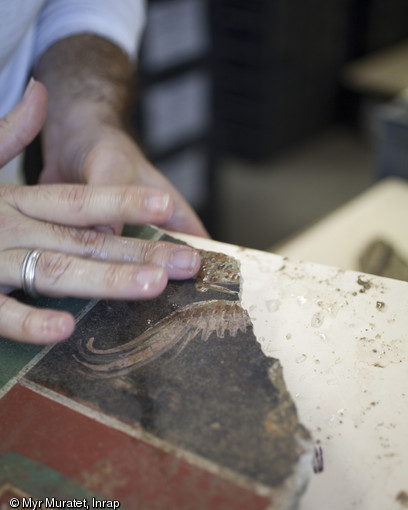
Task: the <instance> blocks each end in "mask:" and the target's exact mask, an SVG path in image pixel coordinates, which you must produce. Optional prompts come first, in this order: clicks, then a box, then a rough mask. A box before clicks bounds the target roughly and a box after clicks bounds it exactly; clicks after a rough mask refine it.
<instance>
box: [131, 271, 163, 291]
mask: <svg viewBox="0 0 408 510" xmlns="http://www.w3.org/2000/svg"><path fill="white" fill-rule="evenodd" d="M163 273H164V269H163V268H162V267H149V268H145V269H141V270H140V271H139V272H138V273H137V276H136V281H137V283H139V284H140V285H141V286H142V289H143V290H147V289H148V288H149V287H150V286H151V285H155V284H156V283H158V282H159V281H160V279H161V277H162V276H163Z"/></svg>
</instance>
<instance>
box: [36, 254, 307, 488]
mask: <svg viewBox="0 0 408 510" xmlns="http://www.w3.org/2000/svg"><path fill="white" fill-rule="evenodd" d="M201 255H202V261H203V263H202V268H201V270H200V273H199V274H198V276H197V278H195V279H192V280H190V281H184V282H178V281H174V282H170V283H169V285H168V287H167V289H166V290H165V292H164V293H163V294H162V295H161V296H160V297H158V298H156V299H155V300H153V301H146V302H143V301H138V302H115V301H100V302H99V303H98V304H97V305H96V306H95V307H94V308H93V310H92V311H91V312H90V313H88V315H87V316H86V317H85V318H83V319H82V321H81V322H80V323H79V324H78V326H77V329H76V331H75V333H74V335H73V336H72V337H71V338H70V340H69V341H67V342H65V343H62V344H59V345H56V346H55V347H54V348H53V349H52V350H51V351H50V352H49V353H48V354H47V355H46V356H45V357H44V358H43V359H42V360H41V361H40V362H39V363H38V364H37V365H36V366H35V367H34V368H33V369H32V370H31V371H30V372H29V373H28V375H27V378H28V379H30V380H31V381H33V382H35V383H37V384H39V385H41V386H45V387H47V388H49V389H51V390H54V391H56V392H58V393H60V394H63V395H65V396H68V397H69V398H71V399H74V400H76V401H78V402H80V403H82V404H84V405H86V406H89V407H91V408H93V409H97V410H99V411H101V412H102V413H104V414H106V415H109V416H112V417H114V418H116V419H118V420H120V421H122V422H124V423H126V424H128V425H131V426H133V427H136V428H140V427H142V428H143V429H144V430H146V431H147V432H149V433H150V434H153V435H154V436H156V437H158V438H160V439H164V440H166V441H168V442H170V443H172V444H174V445H176V446H178V447H180V448H181V449H183V450H185V451H188V452H191V453H194V454H197V455H199V456H201V457H202V458H204V459H207V460H209V461H212V462H214V463H216V464H218V465H219V466H221V467H225V468H228V469H229V470H231V471H233V472H234V473H236V474H239V475H242V476H244V477H246V478H247V479H251V480H253V481H255V482H259V483H262V484H264V485H266V486H269V487H273V488H276V487H279V486H280V485H282V484H287V480H288V479H289V478H291V477H293V476H294V473H295V472H296V470H297V466H298V465H299V464H300V463H301V458H302V456H303V455H305V454H308V452H309V451H310V449H311V448H312V447H311V440H310V436H309V434H308V432H307V431H306V430H305V429H304V427H303V426H302V425H301V424H299V422H298V418H297V412H296V408H295V405H294V403H293V401H292V399H291V397H290V395H289V393H288V392H287V390H286V387H285V384H284V380H283V376H282V369H281V366H280V364H279V361H278V360H276V359H273V358H269V357H266V356H265V355H264V353H263V352H262V349H261V347H260V345H259V343H258V342H257V340H256V337H255V335H254V332H253V328H252V324H251V321H250V318H249V316H248V313H247V312H246V310H244V309H243V308H242V307H241V304H240V295H239V294H240V272H239V265H238V262H237V261H236V260H234V259H233V258H231V257H228V256H226V255H223V254H219V253H213V252H202V253H201ZM303 464H304V463H303ZM310 469H312V466H310ZM307 471H308V470H307V469H306V470H304V472H302V475H301V476H300V478H299V479H297V481H296V482H294V483H293V486H294V489H293V492H294V493H296V494H297V495H298V494H299V493H300V492H301V490H302V489H303V488H304V485H305V483H306V480H307V477H308V474H307Z"/></svg>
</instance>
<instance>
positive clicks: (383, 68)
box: [133, 0, 408, 249]
mask: <svg viewBox="0 0 408 510" xmlns="http://www.w3.org/2000/svg"><path fill="white" fill-rule="evenodd" d="M406 40H408V2H407V0H150V1H149V2H148V20H147V27H146V32H145V35H144V39H143V43H142V48H141V54H140V62H139V67H138V94H137V97H138V99H137V104H136V105H135V109H134V112H133V122H134V125H135V126H136V127H137V130H138V137H139V139H140V142H141V144H142V146H143V148H144V150H145V152H146V153H147V155H148V157H149V158H150V159H151V160H152V161H153V162H154V163H155V164H156V165H157V166H158V168H160V170H162V171H163V172H164V173H165V174H166V175H167V177H168V178H169V179H170V180H171V181H172V182H174V184H175V185H176V187H177V188H178V189H179V190H180V191H181V192H182V193H183V194H184V195H185V196H186V198H187V199H188V200H189V201H190V203H191V204H192V205H193V206H194V207H195V209H196V210H197V211H198V212H199V214H200V215H201V217H202V219H203V221H204V223H205V224H206V226H207V228H208V229H209V231H210V233H211V234H212V236H213V237H214V238H215V239H217V240H220V241H224V242H229V243H233V244H238V245H243V246H247V247H252V248H258V249H269V248H271V249H273V248H274V247H278V246H280V245H281V244H282V243H285V241H286V240H288V239H291V238H293V236H295V235H296V234H298V233H299V232H302V231H303V229H305V228H306V227H309V226H310V225H313V224H314V222H316V221H317V220H319V219H321V218H323V217H325V216H326V215H327V214H328V213H330V212H332V211H333V210H335V209H336V208H338V207H339V206H341V205H343V204H345V203H347V202H348V201H349V200H350V199H351V198H353V197H356V196H358V195H359V194H360V193H361V192H363V191H364V190H366V189H367V188H369V187H370V186H372V185H373V184H374V183H376V182H377V181H378V180H379V179H382V178H383V177H386V176H390V175H397V176H400V177H402V178H403V179H405V178H408V158H407V154H406V152H405V151H408V134H406V132H408V127H407V126H408V121H407V117H408V114H407V113H406V112H407V107H406V101H405V100H404V89H405V87H408V72H407V70H408V45H407V43H406V42H405V41H406ZM404 62H405V65H404ZM404 80H406V85H405V81H404Z"/></svg>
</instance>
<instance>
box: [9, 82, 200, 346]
mask: <svg viewBox="0 0 408 510" xmlns="http://www.w3.org/2000/svg"><path fill="white" fill-rule="evenodd" d="M46 106H47V92H46V89H45V88H44V86H43V85H42V84H41V83H39V82H36V81H31V82H30V84H29V85H28V88H27V90H26V93H25V95H24V98H23V100H22V102H21V103H20V104H19V105H18V106H17V107H16V108H15V109H14V110H13V111H12V112H11V113H10V114H9V115H7V116H6V117H5V118H3V119H1V120H0V167H1V166H3V165H4V164H5V163H7V162H8V161H9V160H10V159H12V158H13V157H14V156H15V155H17V154H18V153H19V152H21V151H22V150H23V149H24V147H25V146H26V145H27V144H28V143H29V142H30V141H31V140H32V139H33V138H34V137H35V136H36V134H37V133H38V132H39V130H40V129H41V127H42V125H43V122H44V119H45V117H46ZM93 136H94V133H92V135H91V138H92V137H93ZM65 143H69V141H65ZM62 145H64V144H62ZM74 145H75V144H74ZM79 145H80V144H79ZM84 146H85V147H87V146H88V145H87V144H85V145H84ZM108 146H109V145H108ZM93 147H94V146H93ZM98 147H99V146H98ZM104 150H105V147H104ZM91 152H92V151H91ZM95 152H96V153H98V151H97V150H95ZM114 152H115V151H114ZM86 154H87V155H86V156H84V158H85V160H86V157H89V152H88V153H86ZM96 155H97V154H96ZM96 155H95V154H93V156H94V157H96ZM55 157H56V156H55ZM78 157H79V156H78ZM63 159H64V158H63V157H61V161H63ZM74 159H75V158H74ZM80 159H81V158H79V160H80ZM56 160H58V161H59V157H58V158H56ZM96 160H97V159H96ZM125 160H126V157H124V161H125ZM92 161H94V159H93V158H90V162H87V163H86V164H84V168H89V166H91V163H92ZM48 165H50V162H49V160H48ZM88 165H89V166H88ZM47 168H48V170H47ZM61 168H62V167H61ZM67 168H68V167H67ZM96 170H97V169H96ZM96 170H95V172H94V170H92V171H91V170H89V174H90V175H93V174H94V173H95V174H96V173H97V171H96ZM52 171H56V168H54V170H52V167H50V166H48V167H46V170H45V171H44V174H45V175H47V174H49V176H50V174H51V173H52ZM102 173H103V174H104V175H106V173H105V172H104V171H103V172H102ZM118 173H119V174H120V171H119V172H118ZM50 180H52V179H50ZM55 180H56V181H58V179H55ZM61 180H62V179H61ZM73 180H74V179H73ZM90 181H92V179H90ZM119 181H120V179H119ZM90 184H91V185H83V184H82V185H81V184H48V185H38V186H14V185H6V184H3V185H0V336H5V337H8V338H11V339H15V340H19V341H23V342H30V343H38V344H47V343H51V342H58V341H62V340H64V339H66V338H68V337H69V336H70V335H71V334H72V332H73V330H74V327H75V324H74V319H73V317H72V316H71V315H70V314H68V313H66V312H60V311H55V310H50V309H36V308H33V307H29V306H26V305H23V304H21V303H19V302H17V301H16V300H14V299H13V298H11V297H10V296H8V293H9V292H10V291H12V290H13V289H17V288H20V287H21V270H22V265H23V261H24V258H25V256H26V254H27V252H28V250H30V249H33V248H39V249H41V250H42V254H41V256H40V258H39V259H38V263H37V268H36V273H35V288H36V290H37V291H38V293H40V294H44V295H49V296H68V295H70V296H76V297H87V298H114V299H150V298H153V297H155V296H157V295H158V294H160V293H161V292H162V291H163V289H164V288H165V286H166V284H167V281H168V278H174V279H184V278H190V277H191V276H193V275H194V274H196V273H197V271H198V269H199V266H200V258H199V256H198V253H197V252H196V251H195V250H192V249H190V248H188V247H185V246H177V245H172V244H169V243H163V242H151V241H142V240H136V239H126V238H122V237H119V236H118V235H115V234H112V233H106V226H107V225H110V226H111V229H118V228H119V227H118V226H120V225H122V224H124V223H129V224H138V223H153V224H156V225H163V226H168V225H180V226H181V223H179V222H178V219H180V218H183V214H181V215H179V216H178V217H177V219H176V220H174V219H173V217H174V215H175V213H176V210H177V197H173V196H172V194H171V189H170V190H169V189H167V190H165V191H163V190H161V189H159V188H158V187H156V188H152V187H150V188H147V187H146V186H141V185H140V184H141V183H139V185H130V183H127V184H128V185H127V186H123V185H121V186H120V185H116V184H120V183H116V182H113V183H111V184H112V185H111V186H106V183H105V182H104V179H102V182H99V183H98V185H92V184H93V183H92V182H90ZM122 184H123V183H122ZM164 188H165V186H164ZM169 191H170V192H169ZM176 216H177V215H176ZM191 221H192V223H191V222H190V223H189V222H188V221H187V223H185V225H187V224H189V225H191V224H194V219H193V220H191Z"/></svg>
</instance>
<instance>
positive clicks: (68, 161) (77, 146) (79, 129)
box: [40, 104, 209, 237]
mask: <svg viewBox="0 0 408 510" xmlns="http://www.w3.org/2000/svg"><path fill="white" fill-rule="evenodd" d="M48 133H49V135H48V143H46V144H45V168H44V171H43V173H42V175H41V177H40V182H42V183H49V182H78V183H88V184H92V185H98V186H99V185H123V186H126V185H142V186H148V187H153V188H156V189H161V190H163V191H166V192H167V193H169V194H170V195H171V197H172V199H173V201H174V204H175V208H174V211H173V214H172V216H171V217H170V218H169V219H168V220H167V221H166V222H165V223H163V224H162V227H163V228H165V229H168V230H173V231H179V232H184V233H187V234H192V235H197V236H201V237H209V235H208V232H207V231H206V229H205V228H204V226H203V224H202V223H201V221H200V220H199V218H198V216H197V215H196V213H195V212H194V211H193V209H192V208H191V206H190V205H189V204H188V203H187V202H186V200H185V199H184V198H183V197H182V196H181V194H180V193H179V192H178V191H177V190H176V189H175V188H174V186H173V185H172V184H171V183H170V182H169V181H168V180H167V179H166V178H165V177H164V176H163V175H162V174H161V173H160V172H159V171H158V170H157V169H156V168H154V167H153V165H151V164H150V163H149V162H148V161H147V159H146V158H145V157H144V155H143V154H142V152H141V151H140V149H139V148H138V146H137V145H136V144H135V142H134V141H133V140H132V138H131V137H130V136H129V135H128V134H127V133H126V132H125V131H124V130H123V129H122V128H121V127H120V126H117V125H114V124H109V123H107V122H104V121H103V120H100V119H99V111H94V109H93V107H92V105H89V104H82V105H81V107H78V106H77V107H73V108H72V109H71V110H70V112H69V114H68V115H67V117H66V118H65V119H64V120H63V122H62V123H60V125H59V126H58V129H55V124H53V127H52V129H51V128H50V129H49V130H48ZM120 228H121V226H115V231H116V232H117V233H119V231H120Z"/></svg>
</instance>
